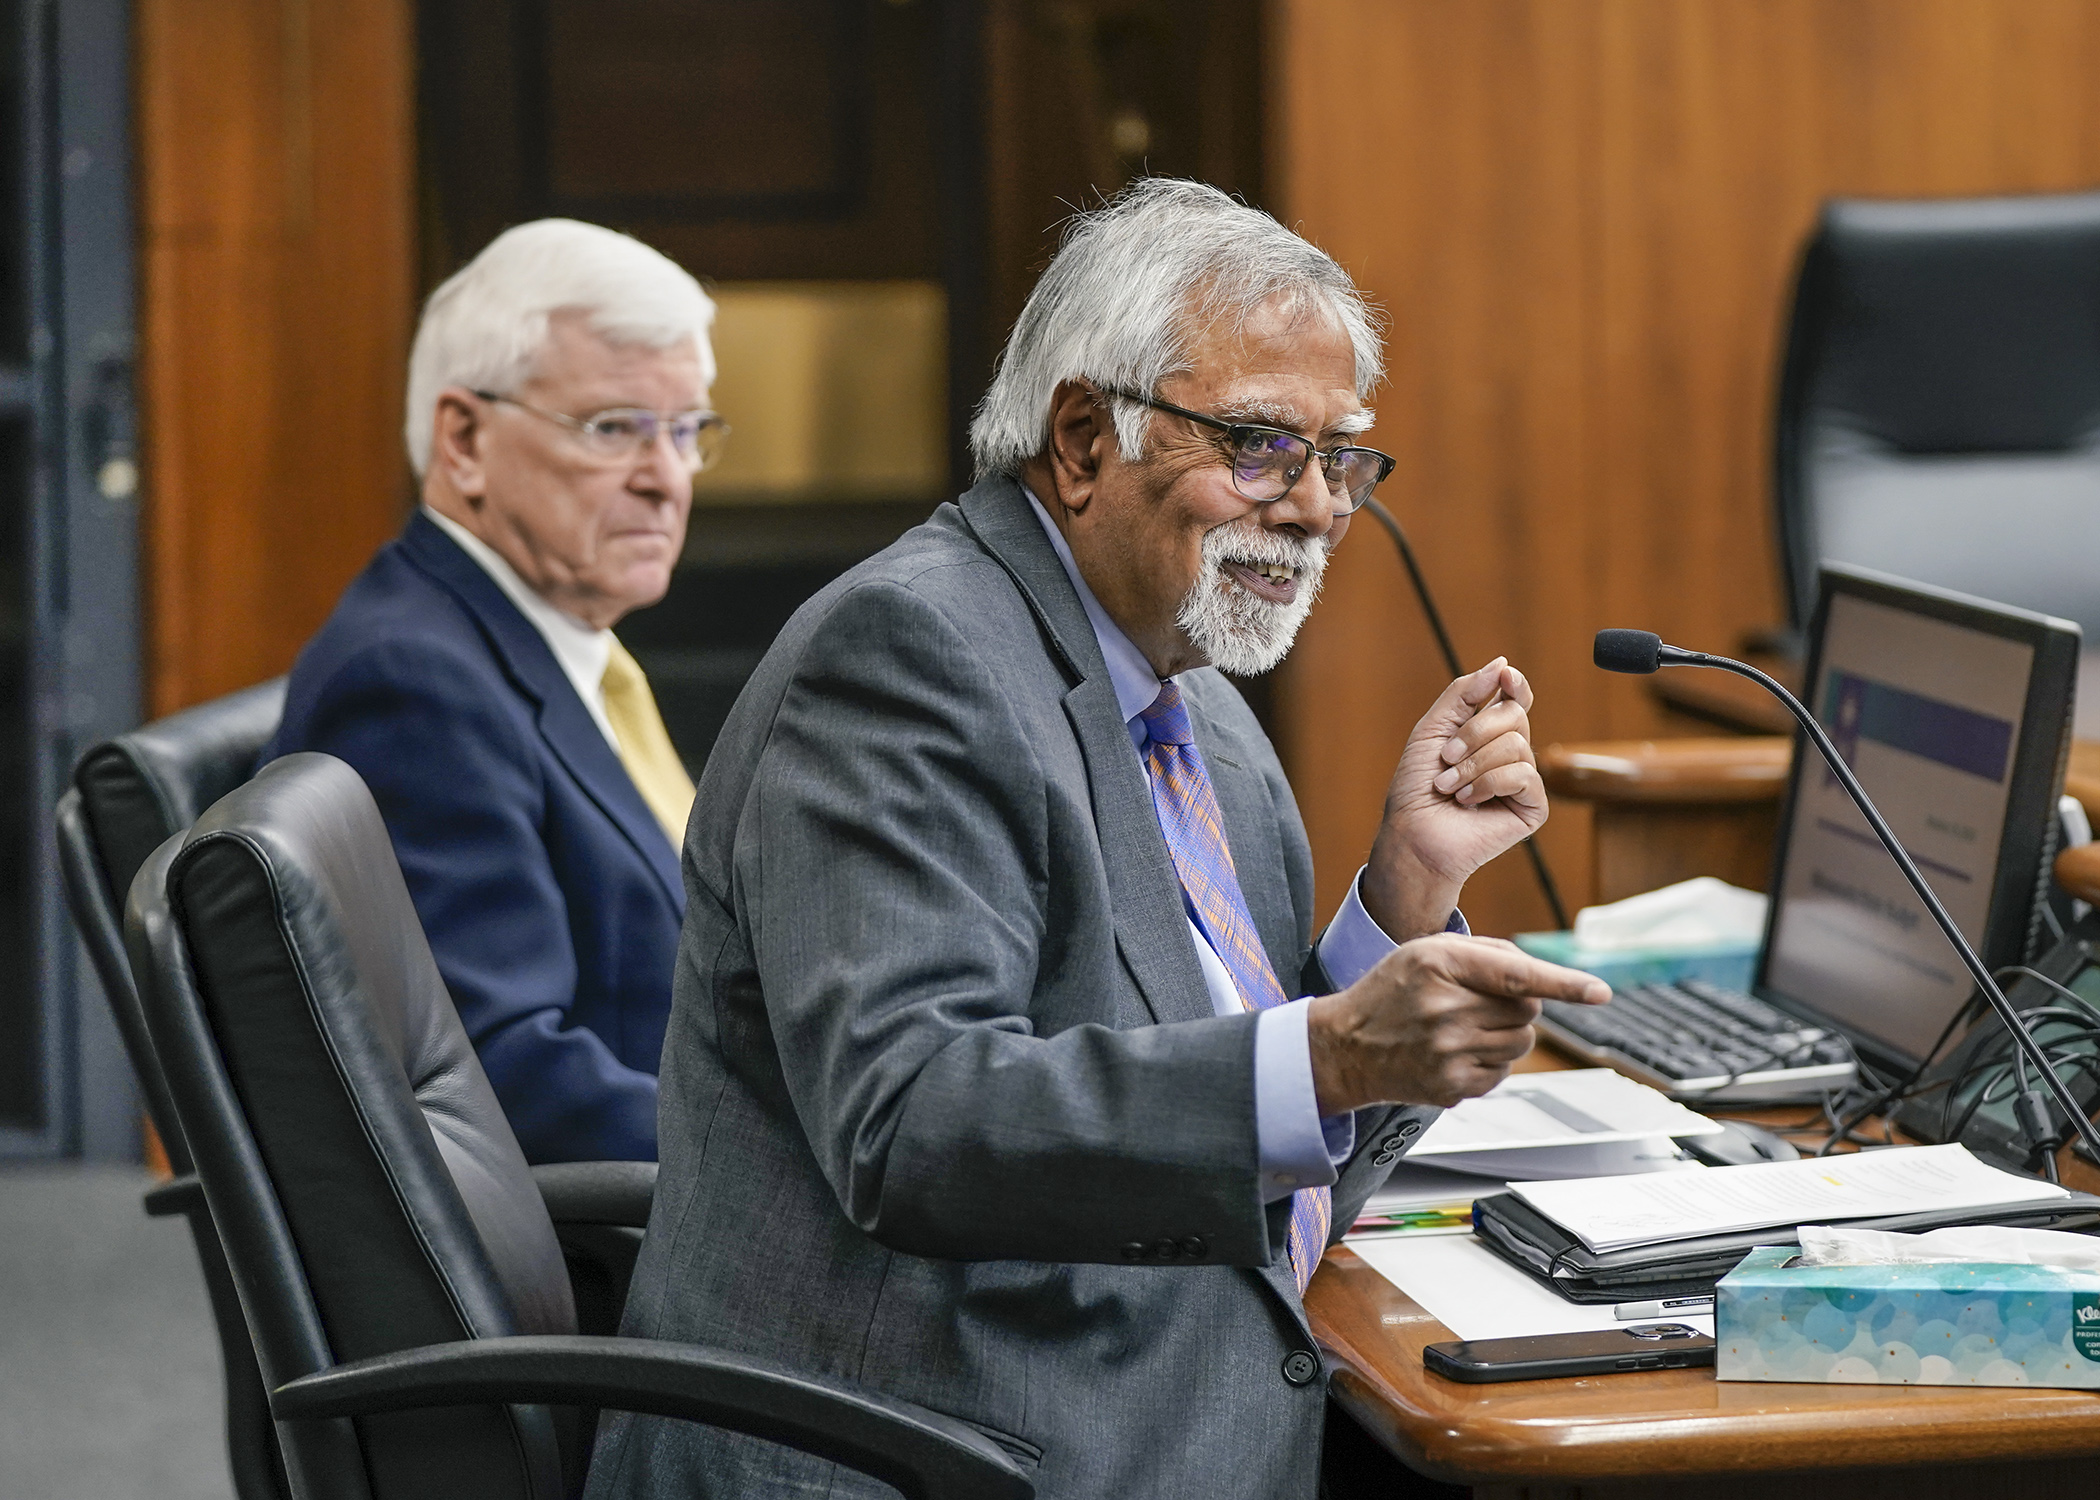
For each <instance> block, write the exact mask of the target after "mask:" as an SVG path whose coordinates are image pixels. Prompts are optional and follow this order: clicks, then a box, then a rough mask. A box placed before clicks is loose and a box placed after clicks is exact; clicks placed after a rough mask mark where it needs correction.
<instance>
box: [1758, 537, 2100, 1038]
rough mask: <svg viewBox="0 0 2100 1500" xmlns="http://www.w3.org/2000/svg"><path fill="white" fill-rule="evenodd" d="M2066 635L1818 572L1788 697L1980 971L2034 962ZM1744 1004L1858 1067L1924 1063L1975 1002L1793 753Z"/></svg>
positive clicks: (1847, 819) (1955, 963) (1889, 872)
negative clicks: (1810, 1029) (1854, 1051)
mask: <svg viewBox="0 0 2100 1500" xmlns="http://www.w3.org/2000/svg"><path fill="white" fill-rule="evenodd" d="M2078 652H2079V632H2078V627H2077V626H2076V625H2074V624H2072V623H2071V622H2070V621H2068V620H2056V619H2051V618H2049V617H2048V616H2045V615H2037V614H2030V613H2028V612H2027V611H2025V610H2019V609H2013V608H2010V607H2008V606H2005V605H2000V604H1992V603H1989V602H1987V601H1985V600H1981V599H1972V598H1970V597H1968V596H1967V595H1964V594H1956V593H1953V592H1950V591H1948V590H1944V589H1936V588H1931V587H1928V586H1926V585H1923V584H1918V583H1912V582H1909V581H1907V580H1904V579H1900V578H1892V577H1889V576H1887V575H1885V574H1880V573H1873V572H1869V571H1867V570H1865V569H1860V568H1838V567H1826V568H1825V569H1824V570H1823V574H1822V592H1821V595H1820V597H1819V602H1818V604H1817V607H1816V615H1815V621H1814V624H1813V627H1812V629H1811V632H1810V637H1809V659H1808V674H1807V677H1806V679H1805V681H1806V682H1807V684H1808V692H1807V693H1806V694H1804V697H1805V698H1806V700H1807V703H1808V707H1809V711H1810V712H1812V713H1813V714H1815V716H1816V718H1817V720H1818V721H1819V722H1821V723H1822V725H1823V727H1824V729H1825V730H1826V731H1828V733H1829V735H1830V737H1831V739H1832V740H1834V741H1836V743H1837V746H1838V750H1839V753H1841V754H1842V755H1843V756H1844V757H1845V760H1846V763H1847V764H1848V765H1850V766H1851V767H1852V770H1853V773H1854V774H1855V775H1856V776H1858V777H1859V780H1860V784H1861V785H1862V786H1864V787H1865V788H1866V790H1867V795H1868V796H1870V797H1872V798H1873V799H1874V804H1875V806H1877V807H1879V808H1880V809H1881V813H1882V816H1883V817H1885V818H1887V819H1888V822H1889V826H1890V828H1892V829H1893V830H1894V831H1895V834H1896V837H1897V838H1898V839H1900V840H1901V841H1902V843H1903V847H1904V848H1905V849H1906V850H1907V851H1908V852H1909V854H1910V856H1911V858H1912V859H1913V860H1914V861H1915V862H1916V863H1917V866H1918V869H1919V870H1920V871H1921V872H1922V873H1923V874H1924V876H1925V879H1926V880H1927V882H1928V883H1930V884H1931V886H1932V888H1933V890H1934V892H1935V893H1936V894H1937V895H1938V896H1939V898H1940V901H1941V902H1942V903H1943V904H1944V905H1945V906H1946V908H1947V912H1948V914H1949V915H1950V916H1952V917H1953V918H1954V921H1955V923H1956V924H1957V925H1958V926H1959V927H1960V928H1961V930H1962V933H1963V935H1964V936H1966V937H1967V938H1968V939H1969V941H1970V942H1971V943H1973V944H1974V945H1975V947H1976V950H1977V952H1978V953H1980V954H1981V955H1982V956H1983V960H1984V962H1985V963H1986V964H1988V965H1990V966H1991V967H1992V968H1993V969H1997V968H1999V967H2002V966H2004V965H2006V964H2014V963H2019V962H2020V961H2021V960H2022V959H2023V958H2025V957H2026V956H2027V955H2028V953H2029V952H2030V951H2031V950H2032V949H2033V947H2034V943H2035V937H2036V934H2037V931H2038V925H2037V924H2038V923H2039V922H2040V920H2041V918H2040V912H2039V904H2040V898H2041V897H2042V896H2043V895H2044V894H2046V892H2047V890H2048V881H2049V872H2050V860H2051V859H2052V858H2053V856H2054V854H2055V842H2056V839H2055V827H2056V823H2055V818H2056V800H2057V796H2058V793H2059V791H2060V790H2061V788H2062V785H2063V774H2064V763H2065V760H2066V758H2067V757H2068V755H2069V753H2070V744H2071V715H2072V709H2073V695H2074V684H2075V681H2076V675H2077V665H2078ZM1770 889H1771V893H1772V901H1771V907H1770V910H1769V912H1768V914H1767V917H1766V926H1765V942H1764V948H1763V951H1762V953H1761V954H1760V956H1759V959H1758V968H1757V979H1756V984H1755V989H1756V991H1757V993H1758V994H1759V995H1760V996H1761V997H1763V998H1765V999H1767V1000H1770V1001H1771V1002H1773V1003H1774V1004H1776V1005H1779V1006H1781V1007H1782V1008H1784V1009H1787V1010H1790V1011H1793V1012H1795V1013H1797V1014H1803V1015H1807V1016H1810V1017H1813V1018H1816V1019H1820V1020H1824V1021H1828V1022H1834V1023H1835V1024H1836V1025H1837V1026H1838V1027H1839V1028H1840V1029H1841V1030H1842V1031H1844V1032H1845V1033H1846V1035H1847V1036H1849V1037H1850V1038H1851V1039H1852V1041H1853V1043H1854V1045H1855V1046H1857V1047H1859V1048H1860V1050H1861V1051H1862V1052H1863V1053H1865V1054H1866V1055H1867V1056H1868V1057H1869V1059H1870V1060H1878V1061H1879V1062H1881V1063H1883V1064H1884V1065H1894V1066H1898V1067H1908V1066H1911V1065H1914V1064H1915V1063H1917V1062H1919V1061H1920V1060H1922V1059H1923V1057H1924V1056H1925V1054H1926V1053H1927V1052H1928V1051H1929V1050H1930V1049H1931V1047H1932V1045H1933V1043H1934V1041H1935V1040H1937V1039H1938V1037H1939V1036H1940V1034H1941V1032H1942V1030H1943V1029H1944V1028H1945V1027H1946V1026H1947V1024H1948V1022H1949V1021H1950V1020H1951V1019H1952V1018H1953V1017H1954V1016H1955V1015H1956V1014H1958V1013H1959V1012H1960V1011H1961V1009H1962V1007H1963V1006H1964V1005H1965V1004H1966V1003H1967V1002H1968V1000H1969V997H1970V995H1971V994H1972V992H1973V991H1974V988H1975V986H1974V984H1973V982H1972V981H1971V980H1970V978H1969V975H1968V971H1967V970H1966V969H1965V968H1963V966H1962V963H1961V960H1960V958H1959V957H1958V956H1957V955H1956V953H1955V952H1954V949H1953V948H1952V947H1951V946H1950V945H1949V944H1948V942H1947V939H1946V937H1945V936H1944V935H1943V934H1942V933H1941V932H1940V930H1939V929H1938V928H1937V927H1936V926H1934V925H1933V921H1932V917H1931V914H1930V913H1928V912H1927V911H1926V910H1925V908H1924V905H1923V904H1922V903H1921V902H1920V901H1919V900H1918V898H1917V895H1916V893H1914V892H1913V891H1912V890H1911V888H1910V885H1909V883H1908V882H1907V881H1905V880H1904V878H1903V874H1902V872H1901V871H1900V870H1898V869H1897V868H1896V865H1895V862H1894V861H1893V860H1891V859H1890V858H1889V856H1888V852H1887V851H1886V850H1885V849H1883V848H1882V847H1881V843H1880V841H1879V840H1878V839H1876V838H1875V837H1874V833H1873V830H1872V829H1870V828H1869V827H1868V826H1867V823H1866V820H1865V819H1864V818H1863V817H1861V816H1860V814H1859V811H1858V809H1857V808H1855V807H1854V806H1853V805H1852V801H1851V799H1850V798H1849V797H1847V796H1846V795H1845V789H1844V788H1843V787H1842V786H1841V785H1839V783H1838V781H1837V778H1836V777H1834V776H1832V775H1831V774H1830V771H1829V769H1828V768H1827V767H1826V766H1825V765H1824V764H1823V761H1822V758H1821V757H1820V756H1818V755H1816V754H1815V753H1814V751H1813V750H1812V749H1811V748H1810V747H1809V746H1807V745H1805V744H1803V743H1801V742H1800V741H1799V739H1798V738H1797V741H1796V745H1795V752H1794V763H1793V771H1792V775H1791V778H1790V781H1789V783H1788V788H1787V800H1786V807H1785V811H1784V813H1783V814H1782V818H1781V823H1780V833H1779V840H1778V847H1777V849H1776V850H1775V853H1774V859H1773V873H1772V882H1771V887H1770Z"/></svg>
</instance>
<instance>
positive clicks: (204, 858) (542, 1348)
mask: <svg viewBox="0 0 2100 1500" xmlns="http://www.w3.org/2000/svg"><path fill="white" fill-rule="evenodd" d="M126 936H127V940H128V942H129V945H130V951H131V955H132V963H133V967H134V969H135V970H136V971H137V972H138V973H139V974H140V977H141V979H142V981H143V983H142V986H141V988H142V998H143V1001H144V1007H145V1014H146V1020H147V1027H148V1030H149V1032H150V1034H151V1036H152V1040H153V1045H154V1048H155V1050H156V1052H157V1053H158V1055H159V1056H160V1057H161V1058H162V1059H163V1060H164V1061H165V1063H166V1065H167V1075H168V1082H169V1093H170V1098H171V1102H172V1105H173V1108H174V1110H175V1113H176V1116H177V1119H178V1120H179V1121H180V1123H181V1126H182V1130H183V1134H184V1136H185V1138H186V1139H187V1140H188V1142H189V1146H190V1152H191V1155H192V1157H193V1159H194V1161H195V1165H196V1172H197V1176H198V1178H199V1180H200V1181H201V1182H202V1184H203V1188H204V1193H205V1196H206V1198H207V1199H208V1200H209V1202H210V1205H211V1212H212V1218H213V1220H214V1222H215V1223H216V1224H217V1225H218V1227H219V1232H220V1237H221V1240H222V1242H223V1244H224V1246H225V1249H226V1255H227V1260H228V1262H229V1264H230V1265H231V1267H232V1270H233V1278H234V1282H235V1285H236V1286H237V1287H238V1289H239V1292H240V1299H241V1305H242V1308H243V1310H244V1311H245V1313H246V1316H247V1322H248V1326H249V1330H250V1333H251V1334H252V1336H253V1338H254V1341H255V1347H256V1353H257V1358H258V1362H259V1364H260V1367H261V1370H262V1374H263V1379H264V1383H265V1385H266V1387H267V1389H268V1391H269V1401H270V1405H271V1409H272V1412H273V1414H274V1415H275V1417H276V1420H277V1427H278V1435H279V1440H280V1443H281V1445H282V1448H283V1453H284V1458H285V1467H286V1471H287V1473H288V1474H289V1476H290V1479H291V1485H292V1489H293V1492H294V1493H295V1494H296V1495H298V1496H299V1497H300V1500H405V1497H425V1496H427V1497H444V1500H498V1497H501V1500H516V1497H523V1496H531V1497H540V1500H552V1497H554V1496H557V1495H560V1494H562V1493H564V1492H565V1491H568V1492H573V1490H574V1487H575V1486H576V1485H577V1484H578V1483H579V1481H580V1478H581V1473H580V1468H581V1460H582V1457H583V1454H584V1451H585V1448H586V1446H587V1444H586V1443H585V1441H584V1440H583V1438H582V1436H581V1435H579V1433H578V1432H577V1430H576V1427H577V1423H576V1417H575V1410H576V1409H577V1408H583V1409H591V1408H600V1407H613V1408H617V1409H624V1410H633V1411H646V1412H651V1413H656V1414H660V1415H668V1416H676V1417H682V1418H688V1419H691V1420H695V1421H701V1422H708V1423H712V1424H715V1425H719V1426H723V1427H728V1428H731V1429H734V1430H737V1431H740V1432H746V1433H751V1434H753V1435H756V1436H759V1437H763V1438H768V1439H771V1440H774V1441H778V1442H782V1443H786V1444H789V1445H791V1446H793V1447H796V1448H799V1449H802V1450H804V1451H807V1452H811V1453H815V1454H818V1455H820V1456H823V1457H827V1458H831V1459H833V1460H835V1461H837V1462H840V1463H843V1464H846V1465H848V1466H850V1467H852V1468H854V1469H857V1470H860V1471H862V1472H864V1473H867V1474H871V1475H873V1476H875V1477H877V1478H879V1479H881V1480H883V1481H885V1482H887V1483H889V1484H891V1485H893V1486H894V1487H896V1488H897V1489H899V1490H900V1491H902V1492H903V1493H904V1494H905V1495H907V1496H924V1497H928V1500H964V1497H970V1500H1024V1497H1028V1496H1031V1495H1032V1494H1033V1488H1032V1486H1031V1485H1030V1484H1029V1482H1028V1481H1027V1479H1026V1478H1025V1477H1024V1476H1023V1475H1022V1474H1021V1473H1020V1472H1019V1471H1018V1470H1017V1469H1016V1468H1015V1467H1014V1465H1013V1463H1012V1461H1011V1460H1010V1459H1009V1458H1008V1457H1007V1456H1006V1454H1005V1453H1004V1452H1003V1450H1001V1449H1000V1448H999V1447H998V1446H997V1445H996V1444H994V1443H993V1442H992V1441H991V1440H990V1439H988V1438H986V1437H985V1436H983V1435H982V1434H981V1433H979V1432H977V1431H976V1430H975V1429H973V1428H971V1427H969V1426H967V1425H966V1424H964V1423H962V1422H959V1421H956V1420H953V1419H951V1418H948V1417H944V1416H941V1415H938V1414H936V1413H933V1412H928V1411H925V1410H922V1409H920V1408H917V1407H913V1406H910V1405H908V1404H907V1403H904V1402H901V1401H895V1400H891V1399H889V1398H886V1397H883V1396H879V1395H875V1394H872V1393H868V1392H863V1391H858V1390H855V1389H853V1388H852V1387H849V1386H845V1385H842V1384H839V1383H837V1382H834V1381H829V1380H823V1379H818V1378H816V1377H813V1376H805V1375H799V1374H796V1373H795V1372H793V1371H789V1370H784V1369H781V1368H778V1367H776V1366H773V1365H769V1364H766V1363H764V1362H761V1361H756V1360H750V1359H745V1358H743V1357H740V1356H737V1355H734V1354H730V1353H726V1352H723V1351H719V1350H711V1349H705V1348H701V1347H698V1346H694V1345H687V1344H671V1343H662V1342H657V1341H653V1340H644V1339H622V1338H613V1337H593V1336H586V1335H578V1334H576V1333H575V1332H574V1331H573V1330H574V1327H575V1318H574V1311H573V1305H572V1302H571V1297H570V1289H569V1283H568V1279H567V1276H566V1275H565V1273H564V1270H563V1265H562V1256H561V1251H560V1249H559V1247H558V1246H557V1244H556V1240H555V1234H554V1229H553V1225H552V1224H551V1222H550V1220H549V1217H548V1214H547V1210H546V1208H545V1207H544V1206H543V1203H542V1198H541V1194H540V1191H539V1189H538V1188H537V1187H536V1186H535V1184H534V1181H533V1178H532V1176H531V1174H530V1172H529V1171H528V1169H527V1167H526V1165H525V1161H524V1158H523V1157H522V1155H521V1154H520V1152H519V1150H518V1144H517V1140H516V1138H515V1137H514V1136H513V1135H512V1134H511V1131H510V1127H509V1125H508V1124H507V1123H506V1121H505V1120H504V1117H503V1113H502V1111H501V1109H500V1108H499V1107H498V1106H497V1103H496V1100H495V1096H494V1094H493V1093H492V1092H491V1090H490V1088H489V1084H488V1080H487V1078H486V1077H485V1076H484V1075H483V1073H482V1071H481V1066H480V1063H479V1062H478V1060H477V1059H476V1058H475V1055H474V1051H473V1048H472V1046H471V1045H470V1044H469V1043H468V1041H467V1038H466V1035H465V1033H464V1032H463V1031H462V1030H461V1028H460V1024H459V1018H458V1016H457V1014H456V1012H455V1011H454V1009H453V1007H452V1004H451V1001H450V998H449V997H448V996H447V994H446V991H445V987H444V983H443V980H442V979H441V978H440V976H439V974H438V972H437V968H436V965H435V963H434V962H433V961H432V959H431V956H430V950H429V947H428V945H427V944H426V943H425V941H424V939H423V934H422V928H421V927H420V926H419V925H418V923H417V921H416V914H415V909H414V907H413V906H412V905H411V904H410V902H409V898H408V892H407V889H406V887H405V886H404V885H403V883H402V879H401V873H400V868H399V866H398V865H397V864H396V863H395V861H394V855H393V849H392V846H391V844H390V843H389V842H388V839H387V833H386V828H385V825H384V824H383V823H382V822H381V821H380V818H379V813H378V809H377V808H376V807H375V806H374V805H373V802H372V799H371V795H370V793H369V792H367V791H366V789H365V786H364V783H363V782H362V781H360V780H359V779H358V777H357V775H356V773H355V772H353V771H352V770H351V769H350V768H349V767H348V766H346V765H344V764H343V763H342V762H340V761H338V760H335V759H333V758H332V757H329V756H323V755H311V754H306V755H293V756H287V757H286V758H284V759H282V760H279V761H277V762H276V763H274V764H273V765H271V766H269V767H268V768H266V769H265V770H264V771H262V772H261V773H260V774H259V775H258V776H256V778H255V779H254V780H252V781H250V782H249V783H247V784H246V785H245V786H242V787H240V788H239V789H237V790H236V791H234V792H232V793H230V794H229V795H227V796H226V797H225V798H224V799H222V800H221V801H220V802H219V803H218V804H217V805H216V806H214V807H213V808H211V809H210V811H208V812H207V813H205V814H204V816H203V817H202V818H200V819H199V820H198V822H197V824H196V825H195V826H194V827H193V828H192V829H191V830H190V831H189V833H188V834H187V835H185V836H183V837H180V838H176V839H171V840H169V842H168V843H167V844H165V845H163V846H162V848H161V849H160V850H159V851H157V852H156V853H155V854H154V856H153V857H152V858H151V859H150V860H149V861H148V862H147V864H146V866H145V867H144V869H142V870H141V871H140V874H139V877H138V879H137V880H136V881H135V882H134V884H133V886H132V890H131V898H130V904H129V908H128V911H127V918H126Z"/></svg>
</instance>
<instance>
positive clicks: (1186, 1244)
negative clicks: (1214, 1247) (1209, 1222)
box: [1181, 1234, 1210, 1260]
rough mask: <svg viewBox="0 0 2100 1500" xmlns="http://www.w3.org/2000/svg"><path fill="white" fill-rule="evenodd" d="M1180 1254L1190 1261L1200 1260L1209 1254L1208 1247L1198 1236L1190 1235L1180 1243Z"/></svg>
mask: <svg viewBox="0 0 2100 1500" xmlns="http://www.w3.org/2000/svg"><path fill="white" fill-rule="evenodd" d="M1181 1253H1182V1254H1183V1255H1186V1256H1187V1257H1188V1258H1189V1259H1190V1260H1201V1259H1203V1257H1204V1256H1206V1255H1208V1254H1209V1253H1210V1245H1209V1244H1208V1243H1207V1242H1206V1241H1205V1240H1204V1239H1203V1237H1202V1236H1200V1235H1194V1234H1192V1235H1190V1236H1189V1237H1188V1238H1187V1239H1185V1240H1183V1241H1182V1242H1181Z"/></svg>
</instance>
